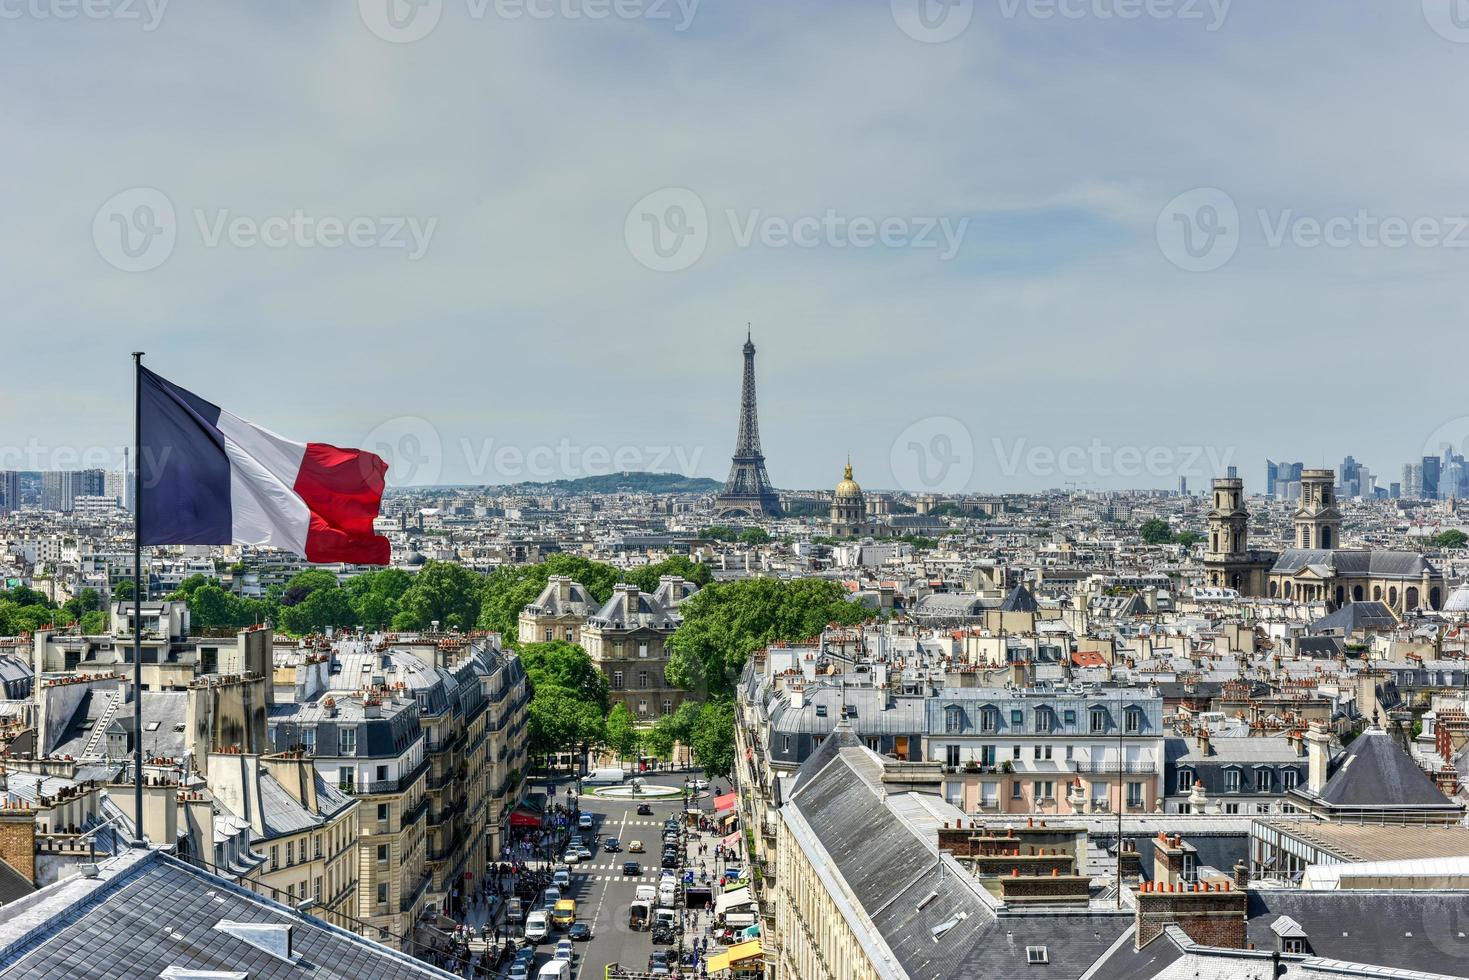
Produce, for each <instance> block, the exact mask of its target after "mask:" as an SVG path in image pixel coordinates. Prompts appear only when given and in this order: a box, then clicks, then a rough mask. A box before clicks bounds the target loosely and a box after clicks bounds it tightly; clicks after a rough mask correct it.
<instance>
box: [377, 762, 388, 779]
mask: <svg viewBox="0 0 1469 980" xmlns="http://www.w3.org/2000/svg"><path fill="white" fill-rule="evenodd" d="M387 778H388V767H387V766H378V767H377V781H378V782H380V783H381V782H385V781H386V780H387Z"/></svg>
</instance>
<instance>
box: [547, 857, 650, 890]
mask: <svg viewBox="0 0 1469 980" xmlns="http://www.w3.org/2000/svg"><path fill="white" fill-rule="evenodd" d="M639 864H640V865H641V866H642V869H643V873H642V874H641V875H625V874H623V873H622V862H620V861H619V862H617V863H616V864H577V865H573V866H572V867H571V869H570V870H571V878H572V880H573V881H575V880H576V879H577V878H578V877H581V878H585V879H587V880H588V881H601V880H603V879H604V878H612V879H614V880H616V881H635V882H638V883H640V884H644V885H649V884H656V883H657V882H658V877H659V872H660V870H661V869H659V868H656V867H650V866H649V865H646V864H642V862H639Z"/></svg>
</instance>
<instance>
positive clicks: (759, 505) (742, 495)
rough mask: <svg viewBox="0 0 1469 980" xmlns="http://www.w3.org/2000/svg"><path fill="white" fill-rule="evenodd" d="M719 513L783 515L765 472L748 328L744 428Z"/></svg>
mask: <svg viewBox="0 0 1469 980" xmlns="http://www.w3.org/2000/svg"><path fill="white" fill-rule="evenodd" d="M714 515H715V516H716V517H779V516H780V497H778V496H777V495H776V493H775V489H774V488H773V487H771V485H770V474H768V473H766V472H765V456H764V455H763V454H761V452H760V421H759V419H758V418H757V417H756V415H755V345H754V344H753V343H752V342H751V341H750V333H749V328H748V327H746V328H745V380H744V384H743V386H742V387H741V388H740V431H739V435H738V436H737V437H736V439H735V451H734V459H733V461H732V462H731V463H730V467H729V479H728V480H726V481H725V482H724V491H723V492H722V493H720V495H719V496H717V497H715V498H714Z"/></svg>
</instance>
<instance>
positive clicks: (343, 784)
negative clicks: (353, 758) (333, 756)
mask: <svg viewBox="0 0 1469 980" xmlns="http://www.w3.org/2000/svg"><path fill="white" fill-rule="evenodd" d="M356 782H357V770H356V769H352V768H350V767H348V768H346V769H338V770H337V788H338V789H340V790H341V791H342V792H343V793H350V792H352V791H353V788H354V784H355V783H356Z"/></svg>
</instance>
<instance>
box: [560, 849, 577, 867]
mask: <svg viewBox="0 0 1469 980" xmlns="http://www.w3.org/2000/svg"><path fill="white" fill-rule="evenodd" d="M580 860H581V852H580V851H578V850H575V849H573V848H570V847H568V848H567V849H566V853H565V854H563V855H561V863H562V864H576V863H577V862H578V861H580Z"/></svg>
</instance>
